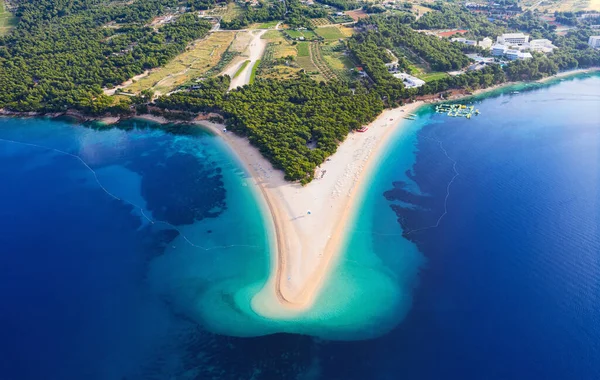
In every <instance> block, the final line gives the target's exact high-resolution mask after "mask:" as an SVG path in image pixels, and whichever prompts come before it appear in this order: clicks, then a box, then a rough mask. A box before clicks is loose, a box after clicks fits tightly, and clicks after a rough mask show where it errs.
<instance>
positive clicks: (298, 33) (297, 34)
mask: <svg viewBox="0 0 600 380" xmlns="http://www.w3.org/2000/svg"><path fill="white" fill-rule="evenodd" d="M285 34H287V35H288V36H290V38H300V37H303V34H302V32H301V31H299V30H291V29H290V30H286V31H285Z"/></svg>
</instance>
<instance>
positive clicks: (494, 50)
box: [492, 45, 508, 55]
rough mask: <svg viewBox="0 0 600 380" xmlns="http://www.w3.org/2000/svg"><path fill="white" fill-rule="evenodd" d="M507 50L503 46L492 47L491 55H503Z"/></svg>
mask: <svg viewBox="0 0 600 380" xmlns="http://www.w3.org/2000/svg"><path fill="white" fill-rule="evenodd" d="M507 50H508V48H507V47H506V46H504V45H494V46H492V55H504V53H506V51H507Z"/></svg>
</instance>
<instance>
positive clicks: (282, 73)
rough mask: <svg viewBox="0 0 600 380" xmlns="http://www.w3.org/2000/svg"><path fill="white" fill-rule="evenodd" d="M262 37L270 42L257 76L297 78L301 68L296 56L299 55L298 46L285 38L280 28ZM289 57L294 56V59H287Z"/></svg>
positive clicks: (281, 78) (280, 78)
mask: <svg viewBox="0 0 600 380" xmlns="http://www.w3.org/2000/svg"><path fill="white" fill-rule="evenodd" d="M262 38H263V39H265V40H267V41H268V43H267V47H266V48H265V53H264V55H263V58H262V61H261V65H260V67H259V70H258V71H257V73H256V76H257V78H272V79H279V80H283V79H291V78H295V77H296V76H297V75H298V72H299V71H300V70H301V68H300V67H297V65H296V64H295V58H296V56H297V55H298V50H296V46H294V45H292V43H291V42H290V40H289V39H287V38H285V37H284V36H283V32H282V31H279V30H270V31H268V32H266V33H265V34H263V36H262ZM288 57H292V60H289V59H287V58H288ZM282 58H283V59H285V61H287V64H286V63H285V62H282V61H281V59H282Z"/></svg>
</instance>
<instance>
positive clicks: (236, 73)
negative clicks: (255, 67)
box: [233, 60, 250, 78]
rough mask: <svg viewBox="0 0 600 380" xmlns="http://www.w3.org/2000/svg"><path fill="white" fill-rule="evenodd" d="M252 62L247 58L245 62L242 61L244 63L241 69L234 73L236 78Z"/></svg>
mask: <svg viewBox="0 0 600 380" xmlns="http://www.w3.org/2000/svg"><path fill="white" fill-rule="evenodd" d="M249 63H250V61H249V60H245V61H244V63H242V65H241V66H240V68H239V69H237V71H236V72H235V74H233V77H234V78H237V77H239V76H240V74H241V73H242V71H244V69H245V68H246V66H248V64H249Z"/></svg>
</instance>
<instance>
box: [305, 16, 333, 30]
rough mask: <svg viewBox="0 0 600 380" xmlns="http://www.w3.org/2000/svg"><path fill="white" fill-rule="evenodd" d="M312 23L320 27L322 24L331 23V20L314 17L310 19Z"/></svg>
mask: <svg viewBox="0 0 600 380" xmlns="http://www.w3.org/2000/svg"><path fill="white" fill-rule="evenodd" d="M310 23H311V24H312V25H313V26H314V27H315V28H318V27H320V26H325V25H331V21H329V19H328V18H313V19H311V20H310Z"/></svg>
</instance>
